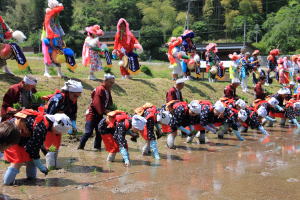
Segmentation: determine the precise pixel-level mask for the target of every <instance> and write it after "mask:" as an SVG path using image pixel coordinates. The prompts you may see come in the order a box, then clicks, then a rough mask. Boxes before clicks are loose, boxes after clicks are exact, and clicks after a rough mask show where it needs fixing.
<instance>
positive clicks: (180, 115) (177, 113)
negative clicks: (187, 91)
mask: <svg viewBox="0 0 300 200" xmlns="http://www.w3.org/2000/svg"><path fill="white" fill-rule="evenodd" d="M166 110H167V111H169V112H170V113H171V114H172V118H171V120H170V124H169V125H170V127H171V133H170V134H169V135H168V138H167V146H168V147H169V148H170V149H174V148H175V145H174V142H175V137H176V135H177V130H178V129H179V130H181V131H183V132H185V133H186V134H187V135H189V136H192V135H194V131H195V130H194V126H193V125H195V124H196V121H197V120H196V119H197V116H198V115H197V114H199V113H200V110H201V108H200V104H199V103H198V102H195V101H192V102H191V103H190V104H188V103H186V102H184V101H183V102H180V101H170V102H169V103H167V105H166ZM191 112H193V113H194V114H196V115H191ZM185 127H189V129H186V128H185Z"/></svg>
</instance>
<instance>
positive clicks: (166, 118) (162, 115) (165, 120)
mask: <svg viewBox="0 0 300 200" xmlns="http://www.w3.org/2000/svg"><path fill="white" fill-rule="evenodd" d="M171 117H172V115H171V114H170V112H169V111H163V112H159V113H158V114H157V116H156V120H157V121H158V122H160V123H162V124H166V125H167V124H169V123H170V121H171Z"/></svg>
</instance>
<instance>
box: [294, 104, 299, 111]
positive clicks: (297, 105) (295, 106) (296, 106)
mask: <svg viewBox="0 0 300 200" xmlns="http://www.w3.org/2000/svg"><path fill="white" fill-rule="evenodd" d="M294 108H295V109H297V110H300V102H296V103H294Z"/></svg>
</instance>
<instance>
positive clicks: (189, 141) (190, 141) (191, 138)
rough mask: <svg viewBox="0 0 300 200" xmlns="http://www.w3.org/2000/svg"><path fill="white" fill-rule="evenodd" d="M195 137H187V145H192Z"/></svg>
mask: <svg viewBox="0 0 300 200" xmlns="http://www.w3.org/2000/svg"><path fill="white" fill-rule="evenodd" d="M194 137H195V136H194V135H192V136H187V137H186V143H192V142H193V139H194Z"/></svg>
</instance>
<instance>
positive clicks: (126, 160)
mask: <svg viewBox="0 0 300 200" xmlns="http://www.w3.org/2000/svg"><path fill="white" fill-rule="evenodd" d="M120 153H121V154H122V157H123V160H124V163H125V165H126V166H129V165H130V162H129V154H128V151H127V149H126V148H124V147H121V148H120Z"/></svg>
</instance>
